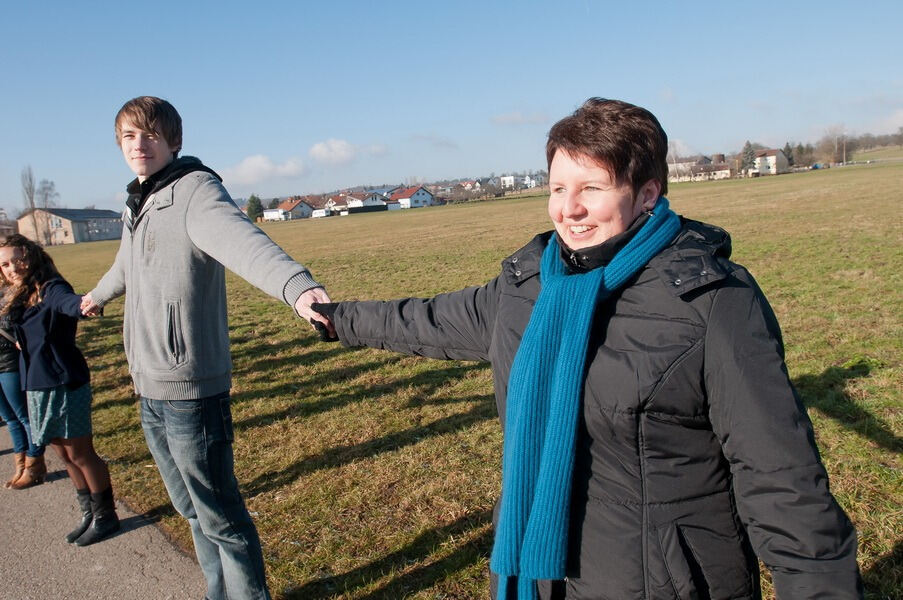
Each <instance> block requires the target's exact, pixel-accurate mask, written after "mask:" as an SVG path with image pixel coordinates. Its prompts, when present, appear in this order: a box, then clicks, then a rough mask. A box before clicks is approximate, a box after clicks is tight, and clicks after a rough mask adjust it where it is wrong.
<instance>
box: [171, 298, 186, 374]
mask: <svg viewBox="0 0 903 600" xmlns="http://www.w3.org/2000/svg"><path fill="white" fill-rule="evenodd" d="M166 353H167V358H168V359H169V365H170V367H173V368H175V367H178V366H180V365H183V364H185V362H186V361H187V360H188V357H187V354H186V352H185V338H184V336H183V335H182V311H181V306H180V303H179V301H178V300H175V301H169V302H167V303H166Z"/></svg>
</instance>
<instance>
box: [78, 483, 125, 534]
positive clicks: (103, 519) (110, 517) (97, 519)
mask: <svg viewBox="0 0 903 600" xmlns="http://www.w3.org/2000/svg"><path fill="white" fill-rule="evenodd" d="M91 512H92V513H93V515H94V518H93V520H92V521H91V525H90V526H89V527H88V529H87V530H86V531H85V532H84V533H83V534H81V535H80V536H79V537H78V539H76V540H75V545H76V546H89V545H91V544H93V543H95V542H99V541H100V540H102V539H104V538H107V537H109V536H110V534H112V533H115V532H117V531H119V517H118V516H117V515H116V505H115V504H114V503H113V488H112V487H109V488H107V489H106V490H104V491H103V492H100V493H99V494H91Z"/></svg>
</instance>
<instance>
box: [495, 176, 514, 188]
mask: <svg viewBox="0 0 903 600" xmlns="http://www.w3.org/2000/svg"><path fill="white" fill-rule="evenodd" d="M499 187H501V188H502V189H507V188H513V187H514V175H502V176H501V177H499Z"/></svg>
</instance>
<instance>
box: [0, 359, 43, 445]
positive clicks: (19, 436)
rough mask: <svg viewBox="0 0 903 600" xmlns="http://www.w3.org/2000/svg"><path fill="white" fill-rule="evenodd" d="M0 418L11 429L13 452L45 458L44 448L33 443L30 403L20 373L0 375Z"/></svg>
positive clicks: (9, 372) (12, 372)
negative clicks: (30, 424)
mask: <svg viewBox="0 0 903 600" xmlns="http://www.w3.org/2000/svg"><path fill="white" fill-rule="evenodd" d="M0 417H3V420H4V421H6V426H7V427H9V437H10V439H11V440H12V443H13V452H25V453H26V454H27V455H28V456H30V457H32V458H36V457H38V456H43V454H44V446H35V445H34V443H33V442H32V441H31V426H29V424H28V403H27V402H26V401H25V392H23V391H22V386H21V380H20V379H19V371H8V372H6V373H0Z"/></svg>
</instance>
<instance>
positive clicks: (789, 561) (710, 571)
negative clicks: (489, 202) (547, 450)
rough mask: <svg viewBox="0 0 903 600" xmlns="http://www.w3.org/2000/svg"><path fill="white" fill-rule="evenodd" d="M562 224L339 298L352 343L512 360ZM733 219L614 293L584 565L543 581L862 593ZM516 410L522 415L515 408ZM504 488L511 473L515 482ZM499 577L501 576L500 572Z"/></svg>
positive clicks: (341, 330) (564, 588)
mask: <svg viewBox="0 0 903 600" xmlns="http://www.w3.org/2000/svg"><path fill="white" fill-rule="evenodd" d="M549 235H550V234H549V233H546V234H542V235H540V236H537V237H536V238H534V240H533V241H531V242H530V243H529V244H527V245H526V246H525V247H524V248H522V249H521V250H519V251H518V252H516V253H515V254H514V255H512V256H511V257H509V258H508V259H506V260H505V261H504V262H503V263H502V272H501V274H500V275H499V276H498V277H496V278H495V279H493V280H492V281H490V282H489V283H487V284H486V285H484V286H482V287H473V288H467V289H464V290H461V291H458V292H453V293H449V294H442V295H439V296H436V297H435V298H432V299H404V300H396V301H391V302H347V303H341V304H339V306H338V308H337V310H336V313H335V325H336V330H337V333H338V336H339V338H340V340H341V341H342V342H343V343H344V344H345V345H348V346H371V347H376V348H385V349H389V350H394V351H398V352H404V353H408V354H416V355H422V356H429V357H433V358H446V359H462V360H488V361H490V362H491V364H492V368H493V372H494V378H495V392H496V400H497V405H498V412H499V415H500V416H501V417H502V419H504V415H505V401H506V392H507V385H508V375H509V372H510V368H511V363H512V361H513V358H514V355H515V353H516V351H517V347H518V344H519V343H520V339H521V336H522V334H523V331H524V329H525V328H526V325H527V322H528V319H529V317H530V312H531V310H532V308H533V304H534V301H535V300H536V298H537V295H538V294H539V289H540V277H539V273H538V270H539V259H540V256H541V254H542V250H543V249H544V247H545V245H546V243H547V241H548V239H549ZM729 255H730V238H729V237H728V235H727V233H725V232H724V231H723V230H721V229H718V228H716V227H712V226H709V225H705V224H702V223H698V222H694V221H684V224H683V228H682V230H681V232H680V234H679V235H678V237H677V239H676V240H675V241H674V242H673V243H672V244H671V245H670V246H669V247H667V248H665V249H664V250H662V252H661V253H660V254H659V255H658V256H656V257H655V258H653V259H652V261H650V263H649V264H648V265H647V266H646V268H644V269H642V270H641V271H640V272H639V273H638V274H637V275H636V276H635V277H634V278H633V280H632V281H630V282H628V284H627V285H626V286H625V287H624V288H623V289H622V290H620V291H619V292H617V293H615V294H614V295H612V296H611V297H609V298H608V299H607V300H605V302H604V303H603V304H602V305H601V306H600V307H599V308H598V309H597V311H596V315H595V319H594V324H593V332H592V335H591V339H590V343H589V349H588V354H587V367H586V385H585V391H584V397H583V413H582V419H581V421H580V424H579V427H580V430H579V433H578V442H577V452H576V465H575V473H574V488H573V492H572V508H571V531H570V536H569V545H570V550H569V577H568V580H567V582H566V583H564V584H558V585H556V586H555V589H554V591H550V588H548V587H543V586H540V587H541V595H542V597H543V598H553V597H554V598H567V599H580V600H590V599H592V600H598V599H611V600H626V599H648V600H660V599H661V600H664V599H667V600H673V599H677V598H679V599H689V598H713V599H714V598H719V599H740V598H758V597H759V596H760V591H759V574H758V565H757V563H756V556H758V558H760V559H761V560H762V561H763V562H764V563H765V564H766V565H767V566H768V568H769V569H770V570H771V573H772V577H773V580H774V584H775V588H776V592H777V594H778V597H779V598H793V599H799V598H813V599H814V598H818V599H820V600H824V599H828V598H858V597H861V595H862V589H861V582H860V578H859V573H858V569H857V565H856V534H855V531H854V529H853V527H852V525H851V524H850V521H849V520H848V519H847V516H846V515H845V514H844V512H843V510H842V509H841V508H840V507H839V506H838V504H837V503H836V501H835V500H834V498H833V497H832V495H831V493H830V492H829V490H828V478H827V474H826V472H825V469H824V467H823V466H822V464H821V461H820V458H819V455H818V450H817V449H816V446H815V442H814V438H813V434H812V427H811V423H810V421H809V418H808V416H807V414H806V411H805V409H804V408H803V407H802V405H801V404H800V402H799V400H798V398H797V396H796V394H795V392H794V390H793V387H792V385H791V384H790V381H789V378H788V375H787V370H786V367H785V365H784V360H783V355H784V351H783V345H782V341H781V334H780V330H779V327H778V323H777V321H776V319H775V317H774V314H773V313H772V310H771V308H770V306H769V305H768V302H767V301H766V299H765V297H764V296H763V294H762V292H761V290H760V289H759V288H758V286H757V285H756V283H755V281H754V280H753V278H752V276H751V275H750V274H749V273H748V272H747V271H746V269H744V268H743V267H741V266H738V265H736V264H734V263H731V262H730V261H729V260H728V257H729ZM503 426H504V423H503ZM502 493H504V490H502ZM493 588H494V586H493Z"/></svg>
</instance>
